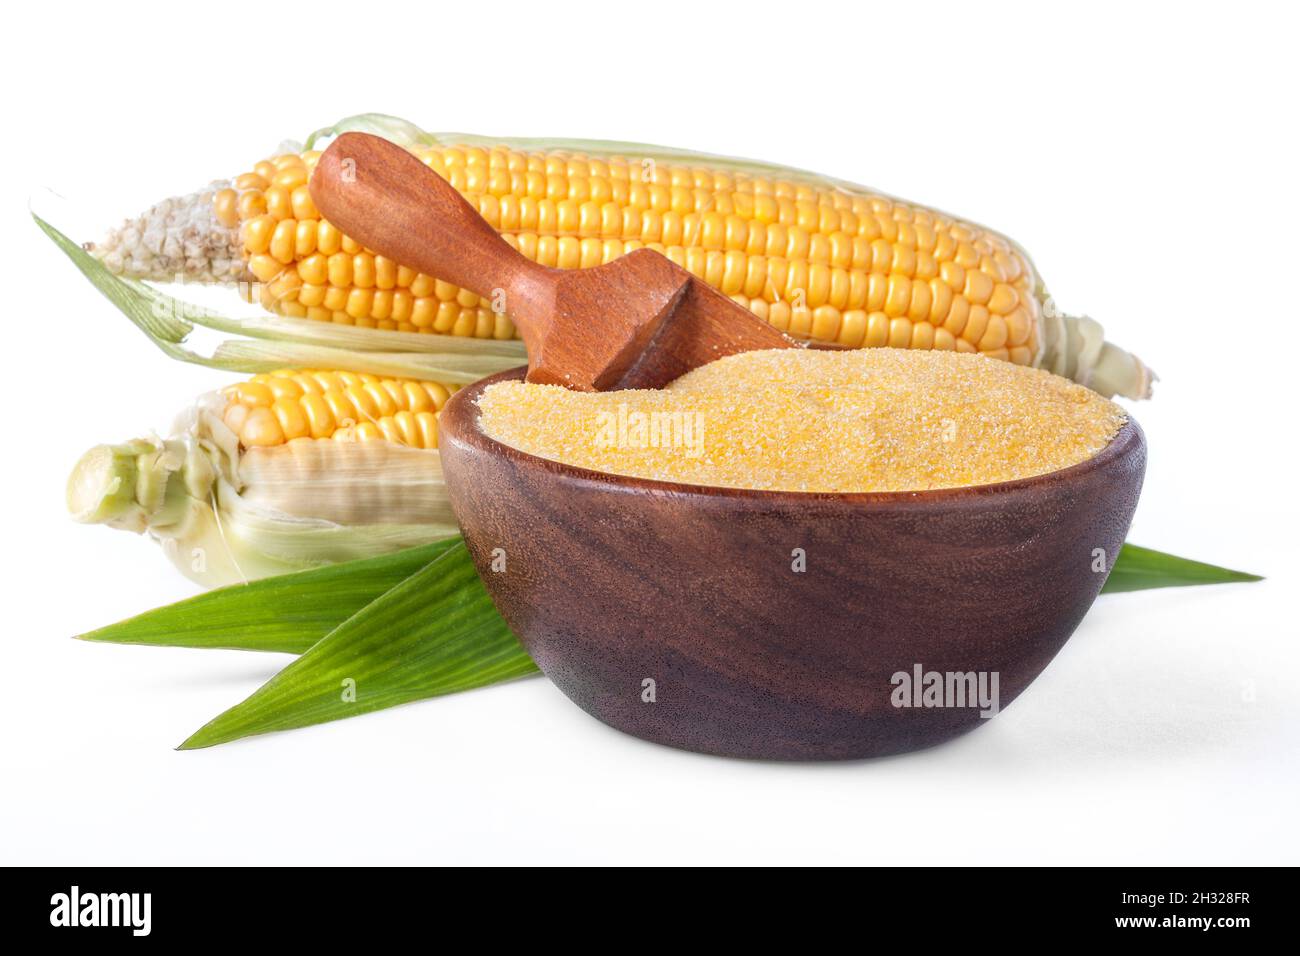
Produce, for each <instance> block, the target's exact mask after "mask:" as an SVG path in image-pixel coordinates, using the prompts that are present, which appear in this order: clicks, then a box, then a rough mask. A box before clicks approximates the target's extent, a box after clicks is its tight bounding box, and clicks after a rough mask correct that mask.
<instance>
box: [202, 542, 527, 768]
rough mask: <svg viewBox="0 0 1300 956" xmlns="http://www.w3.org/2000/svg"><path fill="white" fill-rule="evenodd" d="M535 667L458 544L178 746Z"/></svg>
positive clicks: (333, 716) (337, 715) (355, 711)
mask: <svg viewBox="0 0 1300 956" xmlns="http://www.w3.org/2000/svg"><path fill="white" fill-rule="evenodd" d="M536 670H537V666H536V665H535V664H534V663H533V662H532V660H531V659H530V658H529V657H528V655H527V654H526V653H525V652H524V649H523V647H521V646H520V644H519V642H518V641H517V640H516V639H515V637H514V635H513V634H511V633H510V629H509V628H508V627H506V624H505V622H504V621H503V620H502V619H501V617H500V615H498V614H497V612H496V609H495V608H494V607H493V606H492V601H491V599H490V598H489V597H488V594H487V591H486V590H484V588H483V585H482V583H481V582H480V581H479V579H478V573H477V572H476V571H475V569H474V563H473V561H471V560H470V557H469V552H468V551H467V550H466V549H465V546H464V544H463V543H461V542H459V541H458V542H457V543H456V544H455V545H454V546H452V547H451V548H448V549H447V551H446V552H444V553H443V554H442V555H440V556H439V557H437V558H435V559H434V560H433V561H431V562H429V564H427V565H426V566H425V567H424V568H422V569H421V570H419V571H417V572H416V573H415V574H412V575H411V576H410V577H409V578H407V579H406V580H405V581H403V582H402V583H401V584H399V585H397V586H396V587H394V588H393V589H391V590H390V591H388V592H387V593H385V594H384V595H383V596H382V597H380V598H379V599H377V600H376V601H374V602H372V603H371V604H369V605H367V606H366V607H365V608H363V609H362V610H361V611H358V612H357V613H356V614H355V615H353V616H352V617H350V618H348V619H347V620H346V621H344V622H343V623H342V624H340V625H339V626H338V627H337V628H335V629H334V630H333V631H331V632H330V633H329V634H328V635H326V636H325V637H324V638H322V639H321V640H320V642H319V643H317V644H316V645H315V646H314V647H312V648H311V650H309V651H307V652H306V653H305V654H303V655H302V656H301V657H299V658H298V659H297V660H296V661H294V662H293V663H292V664H290V665H289V666H288V667H286V668H285V669H284V670H282V671H280V673H278V674H277V675H276V676H275V677H273V678H271V680H269V681H268V682H267V683H266V684H264V685H262V687H261V688H260V689H259V690H257V691H256V692H255V693H254V694H253V695H252V696H251V697H249V698H248V699H246V700H245V701H244V702H243V703H240V704H237V705H236V706H234V707H232V708H231V709H230V710H228V711H226V712H225V713H223V714H221V715H220V716H218V717H217V718H216V719H214V720H212V721H211V722H210V723H208V724H206V725H205V726H203V727H202V728H200V729H199V730H198V731H197V732H196V733H195V734H194V735H193V736H191V737H190V738H189V739H188V740H186V741H185V742H184V743H183V744H181V747H180V749H182V750H193V749H196V748H200V747H211V746H213V745H215V744H221V743H227V742H229V741H232V740H238V739H239V738H241V737H248V736H251V735H253V734H264V733H268V732H270V731H274V730H288V729H290V728H293V727H307V726H310V725H312V724H319V723H324V722H325V721H330V720H340V719H343V718H345V717H355V716H357V715H359V714H365V713H369V712H371V711H375V710H382V709H384V708H386V707H394V706H396V705H398V704H405V703H409V702H411V701H416V700H423V699H425V698H428V697H436V696H439V695H442V694H450V693H455V692H456V691H462V690H469V689H470V688H474V687H482V686H484V685H486V684H495V683H499V682H501V681H506V680H511V679H513V678H516V677H521V676H523V675H525V674H531V673H533V672H535V671H536Z"/></svg>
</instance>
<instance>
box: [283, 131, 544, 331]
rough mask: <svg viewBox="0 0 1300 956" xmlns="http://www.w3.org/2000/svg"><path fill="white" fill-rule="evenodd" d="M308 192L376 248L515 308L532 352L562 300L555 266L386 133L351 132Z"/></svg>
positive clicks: (333, 218)
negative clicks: (514, 244)
mask: <svg viewBox="0 0 1300 956" xmlns="http://www.w3.org/2000/svg"><path fill="white" fill-rule="evenodd" d="M308 189H309V190H310V191H311V198H312V200H313V201H314V202H315V204H316V208H317V209H318V210H320V213H321V215H322V216H323V217H324V218H325V219H327V220H328V221H329V222H331V223H333V224H334V225H335V226H336V227H338V228H339V229H340V230H341V231H342V232H343V233H344V234H345V235H347V236H350V237H351V238H353V239H355V240H356V241H357V242H359V243H361V244H362V245H364V246H365V247H367V248H368V249H373V250H374V251H375V252H377V253H379V254H380V255H383V256H386V257H388V258H389V259H392V260H393V261H395V262H400V263H401V264H402V265H405V266H408V267H411V268H414V269H418V270H419V271H420V272H423V273H424V274H425V275H428V276H433V277H436V278H438V279H442V280H444V281H446V282H450V283H452V284H453V285H457V286H460V287H461V288H464V289H468V290H469V291H471V292H473V293H475V294H477V295H479V296H481V297H483V298H485V299H488V300H489V303H490V306H491V307H492V308H493V309H494V310H496V311H506V310H508V311H509V313H510V317H511V319H512V320H513V321H514V322H515V324H516V325H517V326H518V327H519V330H520V332H521V333H523V337H524V342H525V345H527V346H528V348H529V352H530V354H531V353H532V351H533V348H532V341H531V340H532V339H533V337H534V336H533V333H534V332H536V331H538V329H537V324H538V322H539V321H540V320H542V319H543V318H544V317H545V316H547V315H549V313H550V304H551V303H552V302H553V301H554V296H555V277H554V275H553V272H554V270H552V269H548V268H546V267H545V266H541V265H538V264H537V263H535V262H532V261H530V260H529V259H526V258H525V257H524V256H523V255H521V254H520V253H519V252H518V251H516V250H515V249H513V248H511V247H510V246H509V245H508V244H507V243H506V241H505V240H504V239H502V238H501V236H500V235H498V234H497V231H496V230H495V229H493V228H492V226H491V225H489V224H488V222H487V220H485V219H484V218H483V217H482V216H480V215H479V213H478V210H476V209H475V208H474V207H473V206H471V205H470V204H469V203H468V202H466V201H465V199H464V198H463V197H462V196H461V195H460V193H458V192H457V191H456V190H455V188H454V187H453V186H452V185H451V184H450V183H449V182H447V181H446V180H445V179H443V178H442V177H441V176H439V175H438V174H437V173H435V172H434V171H433V170H432V169H430V168H429V167H427V166H425V165H424V163H422V162H420V160H418V159H416V158H415V156H413V155H412V154H411V153H409V152H407V151H406V150H405V149H403V148H402V147H400V146H398V145H397V144H395V143H392V142H389V141H388V140H386V139H383V138H382V137H379V136H372V135H370V134H368V133H344V134H342V135H341V136H339V137H338V138H337V139H335V140H334V142H333V143H331V144H330V146H329V148H328V149H326V150H325V152H324V153H323V154H322V155H321V157H320V159H319V160H318V161H317V164H316V170H315V172H314V173H313V174H312V177H311V181H310V183H309V184H308Z"/></svg>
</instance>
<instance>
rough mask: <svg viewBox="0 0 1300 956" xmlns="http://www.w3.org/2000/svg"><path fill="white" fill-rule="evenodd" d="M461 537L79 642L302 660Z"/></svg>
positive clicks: (212, 599)
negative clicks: (263, 653)
mask: <svg viewBox="0 0 1300 956" xmlns="http://www.w3.org/2000/svg"><path fill="white" fill-rule="evenodd" d="M459 542H460V538H458V537H453V538H449V539H447V540H445V541H437V542H434V543H433V544H427V545H422V546H421V547H418V548H408V549H407V550H405V551H398V552H395V553H393V554H386V555H382V556H380V557H377V558H365V559H362V560H359V561H348V562H346V563H344V564H332V565H327V566H325V567H323V568H313V569H312V570H310V571H298V572H295V573H293V574H280V575H276V576H275V577H270V578H262V579H261V580H260V581H251V582H249V583H248V584H236V585H233V586H231V587H226V588H220V589H219V590H216V591H209V592H208V593H207V594H200V595H198V596H196V597H192V598H188V599H187V600H184V601H179V602H177V603H176V604H169V605H167V606H166V607H160V608H158V609H156V610H153V611H146V612H145V613H144V614H140V615H138V616H136V617H132V618H128V619H127V620H125V621H120V622H118V623H117V624H110V625H109V626H108V627H102V628H100V629H99V630H96V631H91V632H90V633H88V634H82V635H80V638H81V640H84V641H103V642H107V643H113V644H152V645H156V646H160V647H219V648H233V649H235V650H246V651H281V652H283V653H286V654H301V653H303V652H304V651H306V650H307V649H308V648H310V647H311V646H312V645H313V644H315V643H316V642H317V641H319V640H320V639H321V638H322V637H324V636H325V635H326V634H328V633H329V632H330V631H332V630H333V629H334V628H336V627H337V626H338V625H340V624H342V623H343V622H344V621H346V620H347V619H348V618H350V617H351V616H352V615H353V614H355V613H357V611H360V610H361V609H362V608H363V607H365V606H366V605H367V604H369V603H370V602H372V601H374V600H375V599H376V598H378V597H379V596H380V595H382V594H384V592H386V591H388V590H389V589H391V588H393V587H395V586H396V585H398V584H400V583H401V582H402V581H405V580H406V579H407V578H408V577H410V576H411V575H412V574H414V573H415V572H416V571H418V570H419V569H420V568H422V567H424V566H425V565H427V564H428V563H429V562H430V561H432V560H434V559H435V558H437V557H439V556H440V555H442V554H445V553H446V552H447V551H448V549H450V548H451V547H452V546H453V545H456V544H459Z"/></svg>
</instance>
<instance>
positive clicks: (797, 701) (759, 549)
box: [439, 369, 1146, 760]
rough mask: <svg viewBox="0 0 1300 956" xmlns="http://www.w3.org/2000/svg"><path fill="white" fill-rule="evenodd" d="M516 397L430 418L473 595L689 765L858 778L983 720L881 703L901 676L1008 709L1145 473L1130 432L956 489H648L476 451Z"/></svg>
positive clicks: (472, 394)
mask: <svg viewBox="0 0 1300 956" xmlns="http://www.w3.org/2000/svg"><path fill="white" fill-rule="evenodd" d="M521 376H522V370H521V369H520V370H514V371H511V372H504V373H502V374H500V375H496V376H493V377H492V378H489V379H485V380H484V381H482V382H479V383H477V384H475V385H472V386H469V387H467V388H465V389H462V390H461V391H460V392H458V393H456V395H455V396H454V397H453V398H452V400H451V401H450V402H449V403H448V404H447V406H446V408H445V409H444V410H443V412H442V415H441V418H440V421H439V445H440V447H441V450H442V460H443V467H444V470H445V472H446V479H447V486H448V489H449V491H450V495H451V502H452V506H453V507H454V508H455V511H456V516H457V518H458V520H459V522H460V526H461V530H462V531H463V533H464V535H465V540H466V542H467V543H468V546H469V550H470V552H471V553H472V554H473V557H474V561H475V563H476V564H477V566H478V570H479V574H480V576H481V577H482V578H483V582H484V584H485V585H486V586H487V589H488V591H489V592H490V593H491V595H492V598H493V600H494V601H495V602H496V606H497V609H498V610H499V611H500V612H501V614H502V615H503V616H504V617H505V619H506V621H507V622H509V624H510V626H511V628H512V629H513V630H514V632H515V634H517V635H518V636H519V639H520V640H521V641H522V642H523V644H524V647H526V648H527V649H528V653H529V654H531V655H532V657H533V659H534V660H535V661H536V662H537V664H538V665H539V666H540V667H541V669H542V670H543V671H544V672H545V673H546V675H547V676H548V677H549V678H550V679H551V680H552V681H553V682H554V683H555V684H556V685H557V686H558V687H559V688H560V690H562V691H563V692H564V693H565V694H567V695H568V696H569V698H570V699H572V700H573V701H574V702H575V703H577V704H578V706H580V707H582V708H583V709H584V710H586V711H587V712H588V713H589V714H592V715H593V716H595V717H597V718H599V719H600V720H602V721H604V722H605V723H607V724H610V725H611V726H613V727H617V728H619V729H620V730H624V731H627V732H628V733H630V734H634V735H635V736H637V737H642V738H644V739H646V740H653V741H656V742H658V743H664V744H670V745H672V746H675V747H684V748H686V749H689V750H696V751H702V752H705V753H712V754H725V755H728V756H740V757H760V758H780V759H791V760H817V759H836V758H852V757H872V756H880V755H884V754H893V753H900V752H903V751H909V750H917V749H920V748H922V747H928V746H931V745H933V744H937V743H940V742H942V741H945V740H948V739H950V738H952V737H955V736H957V735H959V734H962V733H965V732H966V731H968V730H972V729H973V728H975V727H976V726H978V725H979V724H980V722H981V720H982V719H983V718H981V717H980V707H979V706H978V705H976V706H965V707H963V706H945V707H933V708H932V707H925V706H910V707H904V706H896V704H897V703H898V702H899V695H900V694H902V693H903V692H904V690H905V688H904V686H903V685H902V684H901V683H900V682H898V681H897V680H896V679H895V675H897V674H899V673H904V674H907V675H913V674H914V673H915V672H916V671H915V669H916V668H917V666H918V665H919V667H920V668H921V669H922V672H938V673H940V674H946V673H948V672H952V673H966V672H976V673H977V674H978V673H980V672H982V673H984V674H985V675H992V674H995V673H996V674H997V679H998V696H999V701H1000V706H1001V707H1005V706H1007V704H1009V703H1010V702H1011V701H1012V700H1014V699H1015V697H1016V696H1017V695H1018V694H1019V693H1020V692H1021V691H1022V690H1024V689H1025V687H1027V686H1028V685H1029V682H1030V681H1032V680H1033V679H1034V678H1035V677H1037V676H1038V674H1039V673H1040V672H1041V671H1042V670H1043V668H1044V667H1046V666H1047V664H1048V662H1049V661H1050V660H1051V659H1052V658H1053V656H1055V654H1056V652H1057V651H1059V650H1060V649H1061V646H1062V645H1063V644H1064V643H1065V641H1066V639H1067V638H1068V637H1069V636H1070V634H1071V633H1073V631H1074V629H1075V627H1076V626H1078V623H1079V621H1080V620H1081V619H1082V618H1083V615H1084V614H1085V613H1086V612H1087V610H1088V608H1089V607H1090V606H1091V605H1092V602H1093V600H1094V599H1095V598H1096V597H1097V593H1098V591H1099V590H1100V589H1101V586H1102V583H1103V582H1104V581H1105V578H1106V571H1108V570H1109V568H1110V566H1111V564H1112V563H1113V561H1114V559H1115V556H1116V555H1117V554H1118V553H1119V549H1120V546H1121V545H1122V544H1123V542H1124V537H1125V535H1126V534H1127V532H1128V527H1129V522H1130V521H1131V519H1132V517H1133V510H1134V508H1135V507H1136V506H1137V500H1138V494H1139V492H1140V490H1141V487H1142V477H1143V473H1144V472H1145V469H1146V442H1145V439H1144V438H1143V435H1142V430H1141V429H1140V428H1139V427H1138V426H1137V424H1136V423H1135V422H1133V421H1131V420H1130V421H1129V423H1128V424H1126V425H1125V426H1124V427H1123V429H1122V430H1121V431H1120V433H1119V434H1118V435H1117V436H1116V437H1115V439H1114V440H1113V441H1112V442H1111V444H1110V445H1109V446H1108V447H1107V448H1105V449H1104V450H1103V451H1102V452H1101V453H1100V454H1098V455H1097V456H1096V457H1094V458H1092V459H1090V460H1088V461H1086V462H1083V463H1081V464H1078V465H1074V466H1072V467H1070V468H1066V469H1063V470H1061V471H1056V472H1052V473H1051V474H1047V475H1041V476H1038V477H1035V478H1029V479H1025V480H1021V481H1013V482H1005V483H1002V484H995V485H983V486H979V487H973V488H955V489H947V490H942V491H927V492H915V493H913V492H903V493H871V494H810V493H799V492H775V491H746V490H737V489H729V488H706V487H699V486H693V485H682V484H673V483H667V482H658V481H648V480H644V479H640V478H628V477H623V476H619V475H609V474H603V473H600V472H593V471H588V470H586V469H583V468H574V467H571V466H569V465H563V464H560V463H558V462H553V461H548V460H546V459H542V458H538V457H536V456H533V455H528V454H525V453H523V452H520V451H517V450H515V449H513V448H510V447H508V446H505V445H502V444H501V443H499V442H497V441H494V440H493V439H491V438H488V437H487V436H486V435H484V434H483V432H482V431H481V430H480V429H479V427H478V408H477V405H476V402H477V400H478V397H479V395H480V394H481V393H482V391H483V389H484V387H486V386H487V385H488V384H491V383H493V382H498V381H502V380H505V379H509V378H519V377H521ZM498 549H499V550H498ZM795 549H802V553H803V554H804V555H806V570H804V571H802V572H799V571H796V570H794V568H795V566H796V563H797V561H796V555H795ZM1097 549H1101V552H1100V553H1102V554H1104V561H1105V570H1102V571H1098V570H1095V569H1096V567H1097V561H1098V553H1099V552H1098V551H1097ZM494 562H495V568H496V569H495V570H494ZM503 563H504V567H502V564H503ZM648 682H653V683H652V684H651V683H648ZM985 686H986V687H987V688H988V689H989V690H991V684H986V685H985ZM954 689H955V688H954ZM909 700H918V699H916V698H909ZM919 701H920V702H921V703H924V699H923V698H919ZM949 703H959V701H957V700H956V699H955V698H950V699H949ZM1062 706H1068V702H1064V701H1063V702H1062Z"/></svg>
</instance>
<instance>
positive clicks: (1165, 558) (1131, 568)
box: [1101, 544, 1264, 594]
mask: <svg viewBox="0 0 1300 956" xmlns="http://www.w3.org/2000/svg"><path fill="white" fill-rule="evenodd" d="M1262 580H1264V579H1263V578H1261V577H1260V576H1259V575H1257V574H1247V573H1246V572H1245V571H1232V570H1229V569H1228V568H1220V567H1216V566H1215V565H1213V564H1203V563H1201V562H1200V561H1191V560H1189V559H1187V558H1179V557H1176V556H1174V555H1172V554H1165V553H1163V552H1161V551H1152V550H1151V549H1150V548H1139V547H1138V546H1137V545H1135V544H1126V545H1124V547H1123V549H1121V550H1120V553H1119V557H1117V558H1116V559H1115V566H1114V567H1113V568H1112V569H1111V572H1110V577H1109V578H1107V579H1106V584H1105V585H1104V586H1103V587H1102V589H1101V592H1102V593H1103V594H1115V593H1118V592H1121V591H1145V590H1147V589H1150V588H1180V587H1188V586H1190V585H1194V584H1230V583H1233V582H1238V581H1262Z"/></svg>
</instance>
